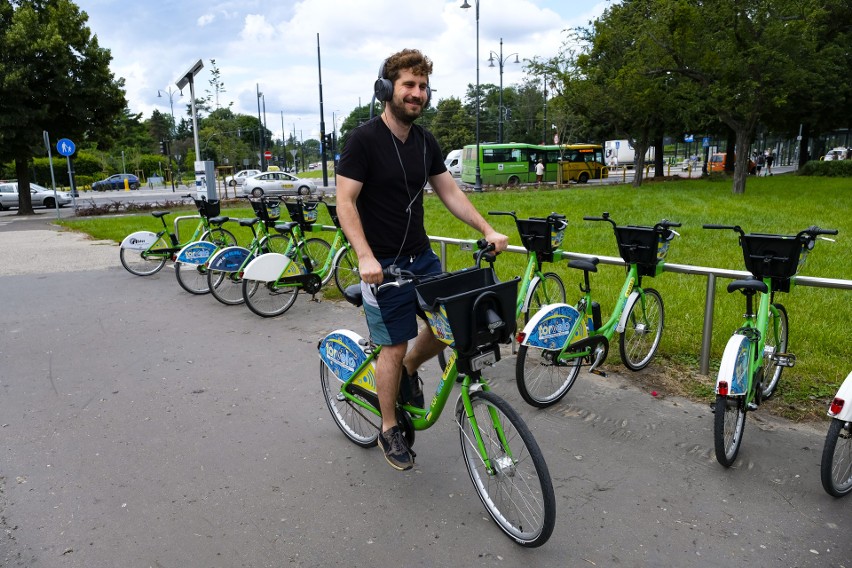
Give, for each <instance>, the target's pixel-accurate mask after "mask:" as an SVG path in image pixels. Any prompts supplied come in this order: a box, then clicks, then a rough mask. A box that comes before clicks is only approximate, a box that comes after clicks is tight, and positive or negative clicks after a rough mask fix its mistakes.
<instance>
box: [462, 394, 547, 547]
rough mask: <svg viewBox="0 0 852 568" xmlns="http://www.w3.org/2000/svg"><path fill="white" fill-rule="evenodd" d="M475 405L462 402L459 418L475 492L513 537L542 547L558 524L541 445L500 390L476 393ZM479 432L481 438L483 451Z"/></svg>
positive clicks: (528, 545)
mask: <svg viewBox="0 0 852 568" xmlns="http://www.w3.org/2000/svg"><path fill="white" fill-rule="evenodd" d="M470 404H471V406H472V407H473V416H472V417H470V416H467V414H466V412H465V409H464V407H463V406H462V407H460V408H459V411H458V414H457V416H456V420H457V421H458V424H459V426H460V428H459V435H460V440H461V447H462V454H463V456H464V461H465V466H467V471H468V473H469V474H470V479H471V481H473V486H474V487H475V488H476V493H477V494H478V495H479V498H480V500H482V504H483V505H485V509H486V510H487V511H488V514H489V515H491V518H492V519H494V522H495V523H497V526H498V527H500V529H501V530H502V531H503V532H505V533H506V534H507V535H508V536H509V538H511V539H512V540H514V541H515V542H517V543H518V544H520V545H521V546H526V547H530V548H532V547H536V546H541V545H542V544H544V543H545V542H547V540H548V539H549V538H550V535H551V534H552V533H553V527H554V525H555V523H556V498H555V495H554V492H553V484H552V482H551V480H550V473H549V472H548V470H547V464H546V463H545V461H544V456H543V455H542V453H541V449H540V448H539V447H538V444H537V443H536V441H535V438H533V435H532V433H531V432H530V430H529V428H527V425H526V424H525V423H524V421H523V420H522V419H521V417H520V416H519V415H518V413H517V412H516V411H515V410H514V409H513V408H512V407H511V406H509V404H508V403H507V402H506V401H504V400H503V399H502V398H500V397H499V396H497V395H496V394H494V393H492V392H485V391H475V392H472V393H470ZM474 432H478V434H479V436H480V437H481V438H482V443H483V445H484V451H485V453H484V455H483V454H482V453H481V452H480V450H479V446H478V444H477V440H476V437H475V435H474ZM486 460H487V462H488V464H489V466H486Z"/></svg>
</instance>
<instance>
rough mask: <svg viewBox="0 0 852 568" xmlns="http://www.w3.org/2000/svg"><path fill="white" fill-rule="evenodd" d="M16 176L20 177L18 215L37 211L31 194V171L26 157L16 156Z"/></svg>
mask: <svg viewBox="0 0 852 568" xmlns="http://www.w3.org/2000/svg"><path fill="white" fill-rule="evenodd" d="M15 176H16V177H17V178H18V215H32V214H33V213H35V211H33V199H32V194H30V172H29V170H28V169H27V160H26V159H25V158H15Z"/></svg>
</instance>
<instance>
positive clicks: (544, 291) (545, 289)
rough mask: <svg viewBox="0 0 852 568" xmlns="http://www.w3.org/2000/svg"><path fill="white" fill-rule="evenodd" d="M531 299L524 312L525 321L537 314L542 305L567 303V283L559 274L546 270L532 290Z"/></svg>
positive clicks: (527, 321)
mask: <svg viewBox="0 0 852 568" xmlns="http://www.w3.org/2000/svg"><path fill="white" fill-rule="evenodd" d="M529 293H530V296H529V298H530V300H529V303H528V305H527V309H526V311H525V312H524V323H525V324H526V323H529V321H530V319H531V318H532V317H533V316H534V315H536V314H537V313H538V312H539V310H540V309H541V308H542V306H546V305H548V304H556V303H561V304H564V303H565V284H564V283H563V282H562V279H561V278H559V276H558V275H557V274H554V273H553V272H546V273H544V274H542V275H541V280H539V281H538V282H536V283H535V286H533V287H532V289H531V290H530V292H529Z"/></svg>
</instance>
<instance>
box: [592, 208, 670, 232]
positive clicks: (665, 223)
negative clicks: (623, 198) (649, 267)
mask: <svg viewBox="0 0 852 568" xmlns="http://www.w3.org/2000/svg"><path fill="white" fill-rule="evenodd" d="M583 220H584V221H606V222H608V223H609V224H611V225H612V227H613V228H615V227H616V224H615V221H613V219H612V218H611V217H610V216H609V212H608V211H604V212H603V214H602V215H601V216H600V217H592V216H585V217H583ZM680 226H681V224H680V223H678V222H677V221H669V220H668V219H663V220H662V221H660V222H659V223H655V224H654V226H653V227H652V228H653V229H654V230H655V231H657V232H662V231H666V230H669V229H671V228H672V227H680ZM672 232H673V233H675V234H677V233H676V232H675V231H672Z"/></svg>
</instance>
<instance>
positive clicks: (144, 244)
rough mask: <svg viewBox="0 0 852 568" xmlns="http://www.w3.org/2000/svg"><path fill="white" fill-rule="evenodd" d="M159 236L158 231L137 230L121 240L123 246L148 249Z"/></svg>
mask: <svg viewBox="0 0 852 568" xmlns="http://www.w3.org/2000/svg"><path fill="white" fill-rule="evenodd" d="M157 238H158V237H157V233H152V232H151V231H136V232H135V233H130V234H129V235H127V236H126V237H124V240H123V241H121V248H123V249H128V250H148V248H149V247H150V246H151V245H153V244H154V243H155V242H157Z"/></svg>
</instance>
